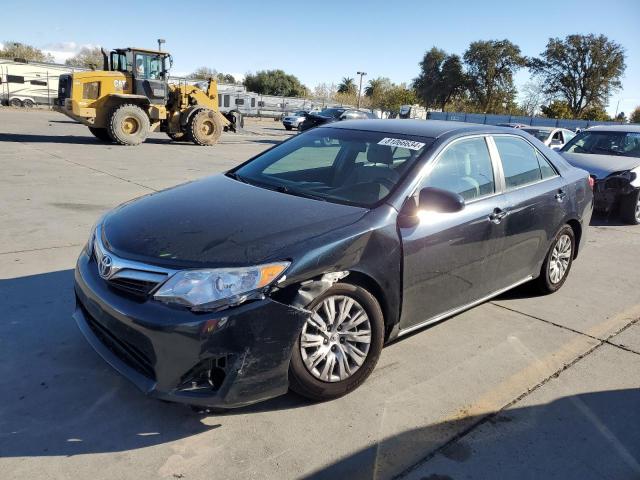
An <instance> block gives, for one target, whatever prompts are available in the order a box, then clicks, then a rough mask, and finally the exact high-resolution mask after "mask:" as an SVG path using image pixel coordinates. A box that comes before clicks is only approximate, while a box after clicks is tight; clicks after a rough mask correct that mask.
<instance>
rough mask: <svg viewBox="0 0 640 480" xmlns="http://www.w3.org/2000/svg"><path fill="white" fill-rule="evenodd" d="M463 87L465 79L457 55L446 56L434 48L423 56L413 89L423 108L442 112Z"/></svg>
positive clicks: (442, 51) (443, 52)
mask: <svg viewBox="0 0 640 480" xmlns="http://www.w3.org/2000/svg"><path fill="white" fill-rule="evenodd" d="M465 87H466V77H465V74H464V72H463V69H462V61H461V59H460V57H459V56H458V55H448V54H447V53H446V52H445V51H444V50H441V49H439V48H436V47H433V48H432V49H431V50H428V51H427V52H426V53H425V54H424V57H423V58H422V61H421V62H420V73H419V75H418V77H417V78H416V79H414V81H413V88H414V89H415V90H416V92H417V95H418V96H419V98H420V100H422V102H423V104H424V105H425V106H427V107H430V108H440V109H441V110H443V111H444V110H445V107H446V105H447V103H449V101H451V99H452V98H454V97H455V96H456V95H459V94H460V93H462V92H463V91H464V89H465Z"/></svg>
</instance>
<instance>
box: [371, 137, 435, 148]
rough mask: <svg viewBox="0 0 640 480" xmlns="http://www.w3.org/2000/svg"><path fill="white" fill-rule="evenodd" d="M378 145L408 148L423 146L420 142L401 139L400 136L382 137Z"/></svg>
mask: <svg viewBox="0 0 640 480" xmlns="http://www.w3.org/2000/svg"><path fill="white" fill-rule="evenodd" d="M378 145H387V146H389V147H401V148H408V149H409V150H420V149H421V148H422V147H424V146H425V144H424V143H422V142H414V141H413V140H403V139H401V138H383V139H382V140H380V141H379V142H378Z"/></svg>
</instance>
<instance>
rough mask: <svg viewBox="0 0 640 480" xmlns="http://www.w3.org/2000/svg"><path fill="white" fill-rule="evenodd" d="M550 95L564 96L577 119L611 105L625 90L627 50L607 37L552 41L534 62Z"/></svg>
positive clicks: (580, 37)
mask: <svg viewBox="0 0 640 480" xmlns="http://www.w3.org/2000/svg"><path fill="white" fill-rule="evenodd" d="M530 68H531V70H532V71H533V72H534V73H536V74H538V75H540V76H541V77H542V79H543V81H544V83H545V85H546V89H545V91H546V92H548V93H553V94H558V95H561V96H562V98H563V99H564V100H565V101H566V102H567V104H568V105H569V109H570V110H571V112H572V113H573V116H574V117H579V116H581V114H582V113H583V112H584V111H585V110H587V109H589V108H591V107H595V108H597V107H598V106H602V105H607V103H608V101H609V98H610V96H611V94H612V92H614V91H615V90H617V89H619V88H620V87H621V86H622V83H621V78H622V75H623V73H624V71H625V68H626V65H625V55H624V49H623V48H622V46H620V45H619V44H617V43H615V42H613V41H611V40H609V39H608V38H607V37H606V36H604V35H598V36H596V35H594V34H590V35H569V36H567V37H566V38H565V39H564V40H561V39H559V38H550V39H549V42H548V43H547V47H546V49H545V51H544V52H542V54H541V56H540V58H536V59H533V60H531V61H530Z"/></svg>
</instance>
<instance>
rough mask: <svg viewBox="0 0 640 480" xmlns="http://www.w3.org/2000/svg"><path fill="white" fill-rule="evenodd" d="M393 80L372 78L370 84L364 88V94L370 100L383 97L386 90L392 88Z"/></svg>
mask: <svg viewBox="0 0 640 480" xmlns="http://www.w3.org/2000/svg"><path fill="white" fill-rule="evenodd" d="M391 85H392V84H391V80H389V79H388V78H387V77H378V78H372V79H371V80H369V84H368V85H367V86H366V87H364V94H365V95H366V96H367V97H369V98H375V97H379V96H381V95H382V94H383V93H384V91H385V90H387V89H389V88H391Z"/></svg>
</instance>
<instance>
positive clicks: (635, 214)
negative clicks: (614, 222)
mask: <svg viewBox="0 0 640 480" xmlns="http://www.w3.org/2000/svg"><path fill="white" fill-rule="evenodd" d="M620 215H621V216H622V219H623V220H624V221H625V222H626V223H630V224H631V225H639V224H640V190H636V191H635V192H633V193H630V194H629V195H627V196H626V197H624V198H623V199H622V202H621V204H620Z"/></svg>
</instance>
